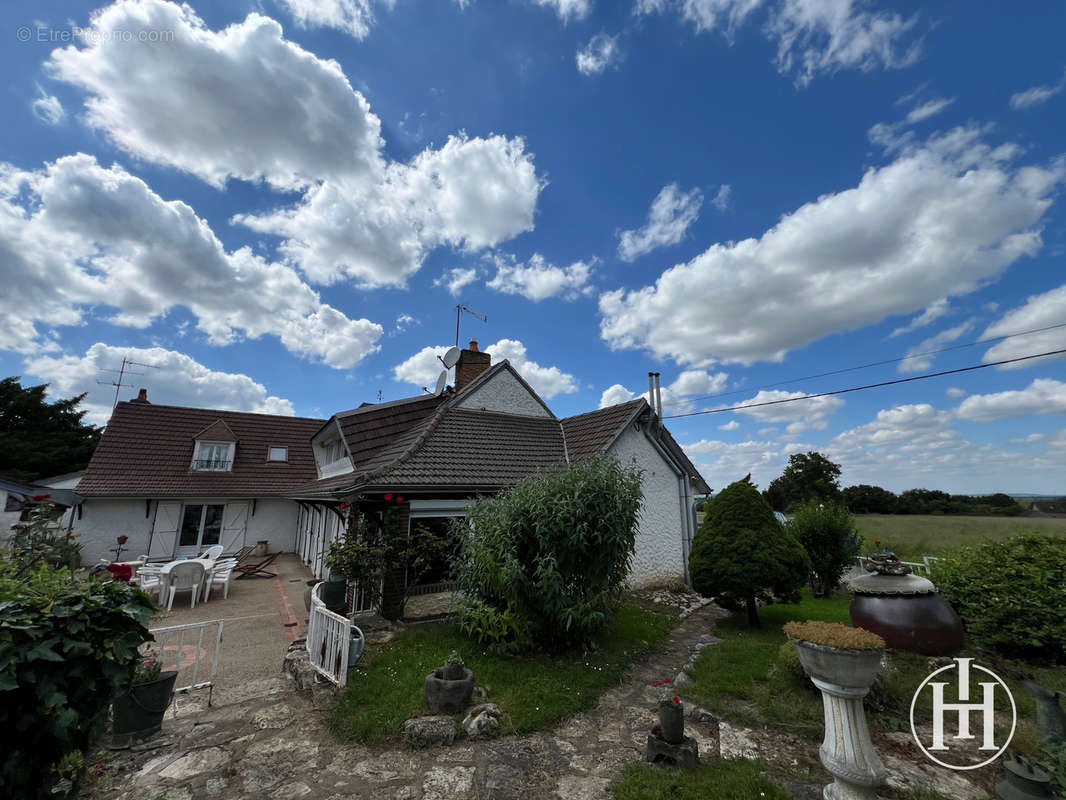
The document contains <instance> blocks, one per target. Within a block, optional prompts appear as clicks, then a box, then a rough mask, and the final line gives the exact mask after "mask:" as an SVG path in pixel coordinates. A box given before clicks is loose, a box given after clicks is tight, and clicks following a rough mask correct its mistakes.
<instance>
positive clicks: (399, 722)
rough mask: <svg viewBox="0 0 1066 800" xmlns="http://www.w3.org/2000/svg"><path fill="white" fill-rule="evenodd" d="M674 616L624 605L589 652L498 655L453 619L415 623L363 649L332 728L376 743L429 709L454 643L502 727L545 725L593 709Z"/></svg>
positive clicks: (529, 728) (664, 631) (513, 729)
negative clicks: (431, 683) (428, 696)
mask: <svg viewBox="0 0 1066 800" xmlns="http://www.w3.org/2000/svg"><path fill="white" fill-rule="evenodd" d="M676 623H677V618H676V617H672V616H666V615H663V614H657V613H655V612H652V611H647V610H644V609H641V608H638V607H636V606H635V605H629V604H624V605H621V606H619V607H618V609H617V611H616V612H615V615H614V617H613V619H612V620H611V623H610V625H609V626H608V627H607V629H606V630H605V631H604V632H603V634H602V636H601V637H600V646H599V649H598V650H597V651H596V652H595V653H592V654H588V655H584V656H582V655H571V656H548V655H532V656H500V655H496V654H494V653H491V652H489V651H487V650H486V649H485V648H483V647H482V646H481V645H478V644H477V643H476V642H474V641H473V640H471V639H469V638H467V637H466V636H465V635H464V634H463V633H462V632H460V630H459V629H458V627H457V626H456V625H455V624H453V623H438V624H429V625H417V626H412V627H410V628H408V629H407V630H405V631H404V632H403V633H401V634H400V635H399V636H397V637H396V638H395V639H394V640H393V641H392V642H390V643H388V644H387V645H385V646H383V647H381V648H373V649H371V650H368V654H367V656H364V659H367V660H368V663H366V664H362V663H361V664H360V665H359V666H358V667H357V668H356V669H354V670H352V671H351V672H350V673H349V675H348V687H347V689H346V690H345V692H344V694H343V695H342V696H341V698H340V699H339V700H338V701H337V703H336V704H335V705H334V706H333V707H332V708H331V709H330V711H329V714H328V723H329V726H330V728H331V730H332V731H333V732H334V733H335V734H336V735H338V736H339V737H341V738H343V739H349V740H353V741H357V742H361V743H364V744H377V743H380V742H382V741H386V740H389V739H394V738H396V737H398V736H399V735H400V733H401V729H402V726H403V722H404V720H406V719H408V718H409V717H412V716H418V715H421V714H427V713H429V712H428V709H427V708H426V703H425V696H424V694H423V682H424V681H425V678H426V675H428V674H429V673H430V672H432V671H433V669H434V668H435V667H439V666H440V665H441V664H443V663H444V659H445V657H446V656H447V655H448V653H450V652H451V651H452V650H457V651H458V652H459V654H460V655H461V656H462V657H463V660H464V661H465V662H466V665H467V667H469V668H470V669H471V670H473V672H474V678H475V680H476V682H477V684H478V685H479V686H483V687H485V688H486V689H487V690H488V694H489V701H490V702H493V703H496V704H497V705H499V707H500V710H501V711H502V712H503V730H502V732H504V733H524V732H527V731H533V730H538V729H542V728H545V727H548V726H550V725H553V724H555V723H556V722H559V721H561V720H563V719H566V718H567V717H569V716H571V715H572V714H575V713H577V712H578V711H583V710H586V709H589V708H592V707H593V706H594V705H595V704H596V700H597V698H599V696H600V694H602V693H603V692H604V691H605V690H606V689H608V688H610V687H612V686H615V685H617V684H618V683H619V681H620V680H621V678H622V674H623V672H625V670H626V668H627V667H628V666H629V665H630V664H631V663H632V662H633V660H634V659H635V658H637V657H639V656H641V655H644V654H646V653H649V652H651V651H652V650H654V649H655V648H657V647H658V646H659V645H660V644H662V642H663V640H664V639H665V638H666V636H667V634H668V633H669V632H670V630H671V629H672V628H673V627H674V625H675V624H676Z"/></svg>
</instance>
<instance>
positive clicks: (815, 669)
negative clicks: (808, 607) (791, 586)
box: [785, 623, 888, 800]
mask: <svg viewBox="0 0 1066 800" xmlns="http://www.w3.org/2000/svg"><path fill="white" fill-rule="evenodd" d="M807 626H810V627H807ZM832 629H840V630H841V631H850V632H851V634H848V635H853V636H856V637H858V638H861V636H859V635H861V634H865V635H866V636H869V637H872V638H871V639H870V640H868V642H869V644H871V645H875V644H876V642H880V646H879V647H878V646H869V647H861V648H860V647H841V646H836V645H831V644H825V643H824V642H825V641H826V640H827V639H828V638H831V637H828V636H824V635H819V634H820V633H821V631H829V632H830V633H831V634H832V633H835V631H833V630H832ZM785 631H786V633H787V634H788V637H789V639H790V640H791V641H792V644H793V645H794V646H795V648H796V653H797V654H798V655H799V660H800V663H801V664H802V665H803V670H804V671H805V672H806V673H807V676H808V677H809V678H810V679H811V682H812V683H814V685H815V686H816V687H817V688H818V690H819V691H820V692H821V693H822V707H823V710H824V712H825V738H824V739H823V741H822V745H821V747H820V748H819V749H818V755H819V758H820V759H821V762H822V765H823V766H824V767H825V768H826V770H827V771H828V772H829V774H830V775H832V776H833V779H834V780H833V783H831V784H829V785H827V786H826V787H825V790H824V793H823V796H824V797H825V798H826V800H875V798H876V797H877V791H876V787H878V786H881V785H882V784H884V782H885V779H886V778H887V777H888V770H886V769H885V766H884V764H882V763H881V759H880V757H879V756H878V755H877V751H876V750H874V746H873V742H871V741H870V729H869V728H868V727H867V725H866V712H865V709H864V708H863V704H862V701H863V698H864V697H866V695H867V694H868V693H869V691H870V687H871V686H873V683H874V681H875V680H876V679H877V676H878V674H879V673H880V671H881V658H882V656H883V655H884V642H883V640H880V639H879V638H878V637H876V636H872V634H870V633H869V632H867V631H859V630H857V629H855V628H847V627H845V626H843V625H837V624H835V623H802V624H797V623H789V625H786V626H785ZM811 639H816V640H821V641H811Z"/></svg>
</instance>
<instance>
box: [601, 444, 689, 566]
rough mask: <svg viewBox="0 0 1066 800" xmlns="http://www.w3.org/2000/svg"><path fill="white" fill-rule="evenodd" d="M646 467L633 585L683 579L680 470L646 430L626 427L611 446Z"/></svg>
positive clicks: (615, 452) (624, 458)
mask: <svg viewBox="0 0 1066 800" xmlns="http://www.w3.org/2000/svg"><path fill="white" fill-rule="evenodd" d="M608 452H609V453H611V454H612V455H614V456H617V457H618V459H619V460H620V461H621V462H622V464H623V465H626V466H628V465H630V464H632V463H633V462H634V461H635V462H636V466H637V467H638V468H640V469H642V470H644V477H643V484H642V486H643V489H644V510H643V511H642V512H641V515H640V529H639V531H638V532H637V542H636V551H635V552H634V554H633V566H632V569H631V570H630V573H629V583H630V586H633V587H638V586H641V585H644V584H650V583H658V582H662V581H668V580H684V577H685V555H684V523H683V521H682V519H681V492H680V488H679V484H678V478H679V476H678V474H677V472H676V471H675V470H674V468H673V467H672V465H671V464H670V463H669V462H668V461H666V459H664V458H663V457H662V455H661V454H660V453H659V451H658V450H657V449H656V448H655V445H653V444H652V443H651V442H650V441H649V440H648V437H647V436H645V435H644V433H643V432H640V431H637V430H636V429H635V428H634V427H633V426H632V425H630V426H629V427H627V428H626V429H625V431H624V432H623V433H622V435H621V436H619V437H618V438H617V439H616V440H615V442H614V444H612V445H611V447H610V449H609V450H608Z"/></svg>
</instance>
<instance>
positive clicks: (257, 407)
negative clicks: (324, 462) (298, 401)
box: [25, 342, 293, 425]
mask: <svg viewBox="0 0 1066 800" xmlns="http://www.w3.org/2000/svg"><path fill="white" fill-rule="evenodd" d="M123 357H126V358H129V359H130V360H132V361H137V362H140V363H142V364H151V365H152V366H155V367H158V369H144V370H143V372H144V374H143V375H133V376H129V375H128V376H127V377H126V378H125V381H124V383H125V384H126V385H125V386H124V388H123V389H122V390H121V392H120V394H119V400H129V399H130V398H131V397H135V396H136V394H137V390H138V388H139V387H142V386H143V387H146V388H147V389H148V400H149V401H150V402H152V403H159V404H163V405H173V406H193V407H197V408H222V409H228V410H232V411H254V412H256V413H260V414H283V415H287V416H292V414H293V407H292V403H291V402H290V401H289V400H286V399H284V398H281V397H276V396H274V395H271V394H268V392H267V389H266V387H265V386H263V384H261V383H259V382H258V381H256V380H254V379H252V378H250V377H248V376H247V375H244V374H242V373H239V372H222V371H220V370H213V369H211V368H209V367H206V366H204V365H203V364H201V363H199V362H198V361H196V360H195V359H193V358H191V357H190V356H187V355H185V354H184V353H179V352H177V351H175V350H166V349H164V348H162V347H140V348H138V347H114V346H112V345H108V344H104V343H103V342H97V343H96V344H94V345H93V346H92V347H90V348H89V349H88V350H86V351H85V355H84V356H74V355H63V356H56V357H52V356H41V357H37V358H29V359H27V360H26V364H25V370H26V372H27V373H29V374H30V375H34V376H36V377H38V378H41V379H42V380H43V381H47V382H48V383H49V384H50V385H49V389H48V392H49V394H50V395H51V396H53V397H70V396H71V395H76V394H81V393H82V392H87V393H88V395H87V396H86V398H85V400H84V401H83V402H82V408H84V409H87V410H88V412H89V413H88V414H87V415H86V417H87V419H88V421H90V422H92V423H93V424H96V425H102V424H104V423H105V422H107V420H108V418H109V417H110V416H111V407H112V404H113V403H114V399H115V390H114V388H113V387H112V386H110V385H103V386H102V385H100V384H98V383H97V381H98V380H100V378H101V375H103V374H106V373H103V372H102V370H114V369H117V368H118V365H119V364H121V363H122V359H123ZM135 369H140V368H135Z"/></svg>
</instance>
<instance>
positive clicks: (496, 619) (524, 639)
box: [459, 597, 532, 655]
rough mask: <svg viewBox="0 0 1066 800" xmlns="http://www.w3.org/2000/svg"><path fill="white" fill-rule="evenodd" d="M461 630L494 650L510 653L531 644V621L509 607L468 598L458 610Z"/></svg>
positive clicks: (524, 648)
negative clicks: (499, 606) (501, 607)
mask: <svg viewBox="0 0 1066 800" xmlns="http://www.w3.org/2000/svg"><path fill="white" fill-rule="evenodd" d="M459 629H460V630H461V631H462V632H463V633H465V634H466V635H467V636H469V637H470V638H472V639H474V640H476V641H477V642H478V643H479V644H482V645H484V646H485V647H487V648H488V649H489V650H491V651H492V652H494V653H500V654H503V655H510V654H514V653H521V652H523V651H525V650H528V649H529V647H530V645H531V644H532V639H531V637H530V633H529V623H528V622H527V621H526V620H525V619H522V618H521V617H519V616H518V615H517V614H516V613H514V612H513V611H512V610H511V609H509V608H504V609H503V610H501V609H499V608H497V607H496V606H492V605H489V604H488V603H484V602H482V601H480V600H478V599H476V598H471V597H467V598H464V599H463V602H462V604H461V606H460V610H459Z"/></svg>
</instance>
